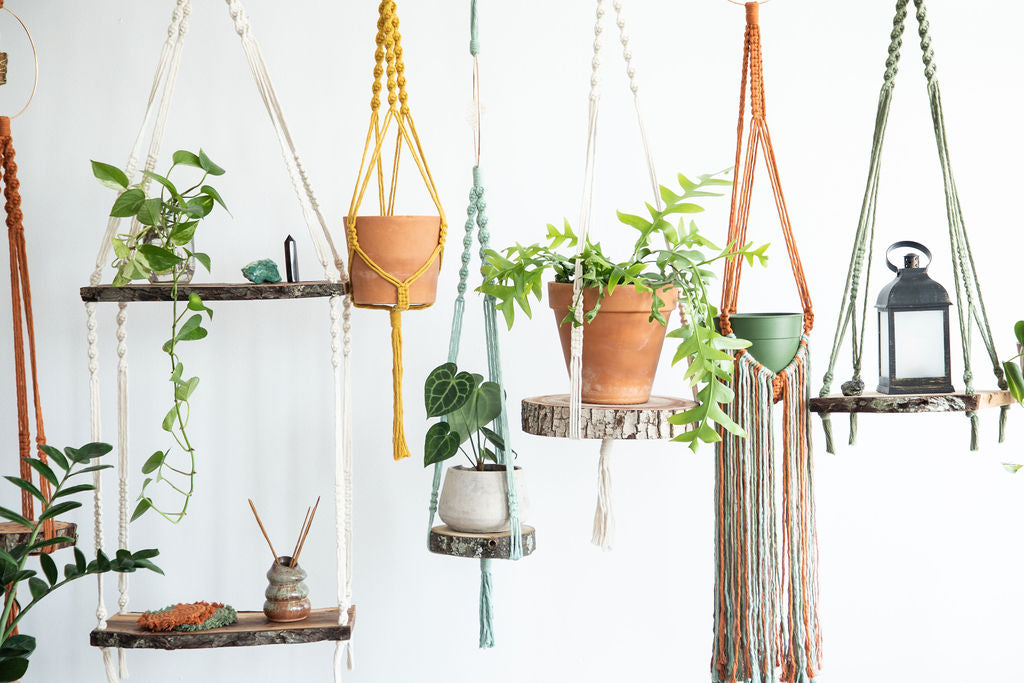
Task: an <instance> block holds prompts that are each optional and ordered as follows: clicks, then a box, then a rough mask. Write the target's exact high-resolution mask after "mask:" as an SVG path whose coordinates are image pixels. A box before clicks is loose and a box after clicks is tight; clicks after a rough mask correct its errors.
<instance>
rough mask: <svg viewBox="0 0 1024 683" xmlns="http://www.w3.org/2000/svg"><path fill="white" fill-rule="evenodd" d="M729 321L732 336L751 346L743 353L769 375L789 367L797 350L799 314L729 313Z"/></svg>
mask: <svg viewBox="0 0 1024 683" xmlns="http://www.w3.org/2000/svg"><path fill="white" fill-rule="evenodd" d="M729 321H730V322H731V323H732V331H733V334H735V335H736V336H737V337H739V338H740V339H746V340H748V341H750V342H751V346H750V347H749V348H748V349H747V351H748V352H749V353H750V354H751V355H752V356H753V357H754V358H756V359H757V361H758V362H759V363H761V364H762V365H764V366H765V367H766V368H768V369H769V370H771V371H772V372H778V371H779V370H782V369H783V368H784V367H786V366H787V365H789V364H790V362H791V361H792V360H793V357H794V356H795V355H796V352H797V350H798V349H799V348H800V335H801V333H802V332H803V325H804V315H803V313H733V314H732V315H731V316H729ZM715 326H716V327H718V326H719V322H718V318H715Z"/></svg>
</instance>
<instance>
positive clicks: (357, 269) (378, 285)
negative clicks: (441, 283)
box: [351, 216, 441, 306]
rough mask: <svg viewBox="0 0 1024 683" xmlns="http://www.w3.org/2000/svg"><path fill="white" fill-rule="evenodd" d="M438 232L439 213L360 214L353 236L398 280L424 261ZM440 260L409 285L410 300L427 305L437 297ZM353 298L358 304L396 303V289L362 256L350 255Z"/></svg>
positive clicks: (414, 303)
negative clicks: (420, 214)
mask: <svg viewBox="0 0 1024 683" xmlns="http://www.w3.org/2000/svg"><path fill="white" fill-rule="evenodd" d="M440 235H441V219H440V217H438V216H359V217H358V218H356V237H357V238H358V240H359V246H360V247H361V248H362V250H363V251H364V252H366V255H367V256H369V257H370V259H371V260H373V262H374V263H376V264H377V265H378V266H379V267H380V268H381V269H382V270H383V271H384V272H386V273H388V274H390V275H391V276H393V277H394V278H395V279H397V280H405V279H406V278H408V277H409V276H411V275H412V274H413V273H415V272H416V271H417V270H419V269H420V268H422V267H423V264H424V263H426V262H427V261H428V260H430V255H431V254H432V253H433V252H434V249H436V248H437V243H438V240H439V239H440ZM440 272H441V260H440V259H435V260H434V263H433V264H431V266H430V268H428V269H427V271H426V272H425V273H423V275H421V276H420V278H419V279H418V280H416V282H414V283H413V284H412V285H411V286H410V287H409V304H410V305H413V306H429V305H430V304H432V303H434V299H435V298H436V297H437V276H438V274H439V273H440ZM351 278H352V300H353V301H354V302H355V303H356V304H358V305H364V306H366V305H377V306H392V305H394V304H397V303H398V290H397V289H396V288H395V286H394V285H393V284H391V283H390V282H388V281H387V280H385V279H384V278H382V277H381V276H380V275H378V274H377V273H376V272H374V270H373V269H372V268H370V266H368V265H366V263H364V262H363V260H362V259H361V258H360V257H358V256H354V257H353V258H352V273H351Z"/></svg>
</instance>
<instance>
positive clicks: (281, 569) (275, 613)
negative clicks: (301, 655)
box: [263, 557, 312, 622]
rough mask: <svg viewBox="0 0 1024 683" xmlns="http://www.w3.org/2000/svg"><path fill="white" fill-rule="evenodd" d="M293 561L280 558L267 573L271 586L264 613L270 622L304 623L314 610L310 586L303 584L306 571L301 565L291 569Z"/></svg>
mask: <svg viewBox="0 0 1024 683" xmlns="http://www.w3.org/2000/svg"><path fill="white" fill-rule="evenodd" d="M291 561H292V558H290V557H279V558H277V562H275V563H274V564H272V565H270V569H269V570H268V571H267V581H269V582H270V585H268V586H267V590H266V592H265V593H264V596H265V597H266V598H267V601H266V602H264V603H263V613H264V614H265V615H267V619H269V620H270V621H280V622H289V621H302V620H303V619H305V618H306V617H308V616H309V612H310V610H311V609H312V606H311V605H310V604H309V586H307V585H306V584H305V583H303V581H305V579H306V570H305V569H303V568H302V567H300V566H299V565H295V566H294V567H289V566H288V563H289V562H291Z"/></svg>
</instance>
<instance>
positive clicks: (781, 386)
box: [711, 2, 821, 683]
mask: <svg viewBox="0 0 1024 683" xmlns="http://www.w3.org/2000/svg"><path fill="white" fill-rule="evenodd" d="M746 18H747V24H746V31H745V34H744V43H743V44H744V48H743V70H742V75H741V79H740V109H739V122H738V124H737V127H736V168H740V164H741V162H742V169H743V171H742V176H741V180H740V182H739V183H734V184H733V192H732V207H731V210H730V216H729V244H730V245H733V246H735V247H739V246H742V245H744V244H746V243H747V228H748V225H749V222H750V201H751V195H752V192H753V183H754V169H755V166H756V163H757V158H758V154H759V153H761V154H763V155H764V159H765V163H766V165H767V167H768V176H769V179H770V181H771V185H772V192H773V194H774V196H775V205H776V209H777V211H778V215H779V221H780V223H781V225H782V232H783V235H784V238H785V242H786V251H787V252H788V254H789V260H790V264H791V266H792V271H793V277H794V279H795V281H796V284H797V291H798V293H799V296H800V303H801V306H802V308H803V318H804V321H803V336H802V337H801V339H800V345H799V347H798V350H797V353H796V355H795V356H794V358H793V360H792V361H791V362H790V363H789V365H788V366H787V367H785V368H783V369H782V370H781V371H780V372H779V373H778V374H775V373H772V372H771V371H770V370H769V369H768V368H766V367H765V366H764V365H762V364H761V363H760V362H758V360H757V359H756V358H754V357H753V356H752V354H750V353H748V352H747V351H746V350H740V351H739V352H737V354H736V363H735V374H734V378H733V382H732V386H733V389H734V391H735V395H736V400H734V401H733V402H731V403H730V404H729V405H728V407H727V409H726V410H727V412H728V414H729V417H730V418H731V419H732V420H733V421H734V422H736V423H737V424H738V425H740V427H741V428H742V429H743V430H744V432H745V433H746V436H745V437H737V436H734V435H732V434H730V433H728V432H726V431H725V430H721V431H722V441H721V443H719V444H718V445H717V447H716V449H715V450H716V460H715V496H716V507H715V521H716V531H715V535H716V538H715V541H716V542H715V548H716V557H715V566H716V571H715V617H714V623H715V642H714V654H713V658H712V665H711V670H712V679H713V680H714V681H715V683H736V682H737V681H743V682H744V683H747V682H750V683H767V682H769V681H777V680H782V681H787V682H797V683H812V682H813V680H814V679H815V677H816V675H817V669H819V668H820V667H821V629H820V624H819V621H818V607H817V605H818V573H817V564H818V550H817V530H816V520H815V509H814V491H813V462H812V454H811V441H810V427H809V420H810V417H809V416H810V413H809V412H808V400H809V398H810V383H809V381H808V377H809V372H808V364H809V353H808V349H807V344H808V334H809V332H810V331H811V328H812V327H813V326H814V313H813V309H812V307H811V298H810V292H809V290H808V287H807V281H806V278H805V276H804V272H803V267H802V265H801V263H800V255H799V253H798V251H797V247H796V241H795V239H794V236H793V229H792V226H791V224H790V220H789V213H788V211H787V210H786V202H785V198H784V196H783V193H782V186H781V182H780V180H779V170H778V165H777V163H776V160H775V151H774V149H773V147H772V142H771V135H770V134H769V131H768V124H767V122H766V118H765V95H764V69H763V59H762V54H761V31H760V27H759V25H758V3H757V2H748V3H747V4H746ZM748 83H749V87H750V109H751V120H750V127H749V133H748V137H747V143H746V153H745V154H744V133H745V125H744V124H745V121H744V119H745V115H746V92H747V87H748ZM741 275H742V259H741V258H733V259H730V260H729V261H727V262H726V266H725V277H724V288H723V293H722V306H721V328H722V333H723V334H726V335H729V334H732V325H731V324H730V320H729V317H730V315H732V314H735V313H736V312H737V302H738V297H739V286H740V278H741ZM779 401H781V402H782V413H783V415H782V432H783V439H782V463H781V464H782V482H781V486H782V489H781V490H782V495H781V507H782V512H781V515H780V514H779V504H778V503H779V501H778V499H777V490H778V487H779V475H778V471H777V466H776V459H777V458H776V448H775V442H776V439H775V432H774V412H775V408H774V405H775V403H777V402H779ZM780 527H781V534H780V533H779V530H780ZM780 538H781V543H780ZM779 676H781V679H780V678H779Z"/></svg>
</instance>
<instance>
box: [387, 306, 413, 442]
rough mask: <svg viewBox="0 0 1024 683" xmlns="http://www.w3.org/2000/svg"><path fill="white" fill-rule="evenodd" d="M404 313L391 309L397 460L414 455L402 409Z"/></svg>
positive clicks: (394, 429) (394, 434) (394, 432)
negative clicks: (407, 439) (406, 437)
mask: <svg viewBox="0 0 1024 683" xmlns="http://www.w3.org/2000/svg"><path fill="white" fill-rule="evenodd" d="M402 371H403V368H402V311H401V310H400V309H398V308H392V309H391V377H392V380H393V382H392V383H393V389H394V394H395V409H394V413H395V416H394V423H393V426H392V430H391V435H392V444H393V445H394V457H395V460H401V459H402V458H408V457H409V456H410V455H412V454H411V453H410V452H409V446H408V444H406V442H405V419H404V416H403V408H402Z"/></svg>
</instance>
